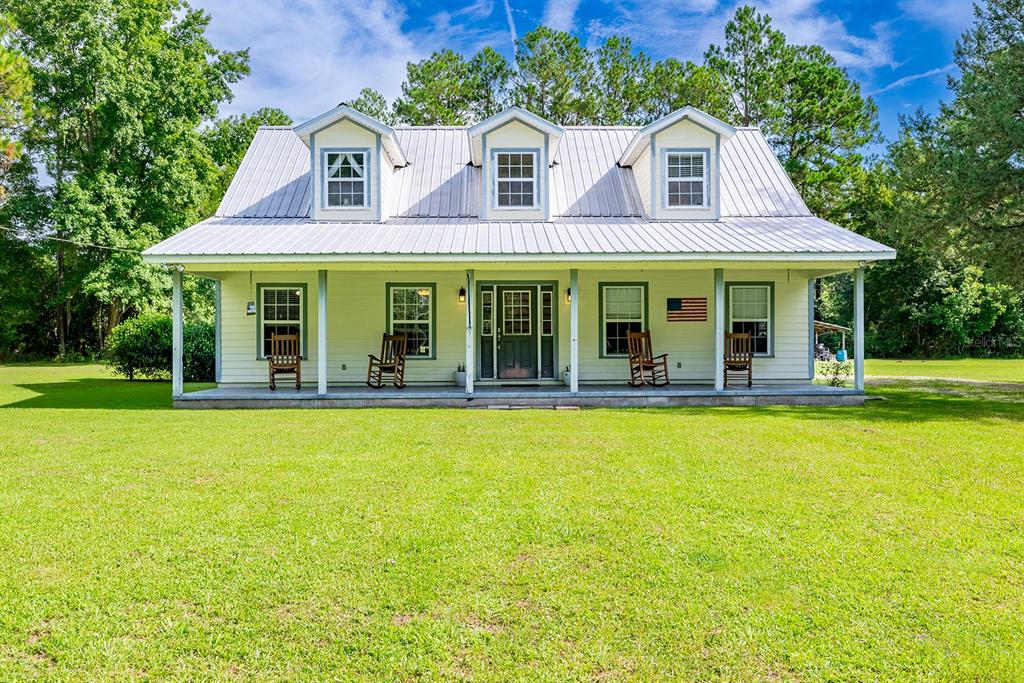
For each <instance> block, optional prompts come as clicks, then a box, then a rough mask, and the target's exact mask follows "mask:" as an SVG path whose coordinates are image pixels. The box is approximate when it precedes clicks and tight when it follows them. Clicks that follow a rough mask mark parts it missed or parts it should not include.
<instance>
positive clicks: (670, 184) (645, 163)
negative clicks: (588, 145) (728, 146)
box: [619, 106, 736, 221]
mask: <svg viewBox="0 0 1024 683" xmlns="http://www.w3.org/2000/svg"><path fill="white" fill-rule="evenodd" d="M735 133H736V129H735V128H733V127H732V126H730V125H729V124H727V123H725V122H724V121H720V120H718V119H716V118H715V117H714V116H711V115H710V114H705V113H704V112H702V111H700V110H699V109H695V108H693V107H689V106H687V107H683V108H682V109H678V110H676V111H674V112H672V113H671V114H669V115H668V116H665V117H662V118H660V119H658V120H657V121H655V122H654V123H652V124H650V125H648V126H645V127H644V128H641V129H640V130H639V131H638V132H637V134H636V135H635V136H634V137H633V139H632V140H631V141H630V143H629V145H628V146H627V147H626V149H625V151H623V153H622V156H621V157H619V165H620V166H630V167H632V168H633V177H634V178H635V179H636V184H637V190H638V191H639V193H640V199H641V201H642V202H643V205H644V211H646V213H647V215H648V216H649V217H650V218H654V219H664V220H684V221H692V220H718V219H719V218H720V217H721V215H722V210H721V191H720V188H721V171H720V156H721V149H722V140H723V138H725V139H728V138H729V137H732V135H734V134H735Z"/></svg>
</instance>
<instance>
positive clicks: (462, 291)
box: [459, 287, 466, 304]
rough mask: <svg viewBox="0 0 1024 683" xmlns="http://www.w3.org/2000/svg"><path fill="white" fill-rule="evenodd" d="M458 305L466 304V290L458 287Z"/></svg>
mask: <svg viewBox="0 0 1024 683" xmlns="http://www.w3.org/2000/svg"><path fill="white" fill-rule="evenodd" d="M459 303H460V304H464V303H466V288H465V287H459Z"/></svg>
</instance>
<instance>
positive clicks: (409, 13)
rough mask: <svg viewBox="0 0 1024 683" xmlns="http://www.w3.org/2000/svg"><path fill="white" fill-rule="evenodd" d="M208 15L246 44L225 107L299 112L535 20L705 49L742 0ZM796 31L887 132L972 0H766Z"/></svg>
mask: <svg viewBox="0 0 1024 683" xmlns="http://www.w3.org/2000/svg"><path fill="white" fill-rule="evenodd" d="M193 4H194V5H197V6H199V7H202V8H204V9H205V10H207V11H208V12H209V13H210V14H211V15H212V17H213V20H212V24H211V38H212V40H213V42H214V44H215V45H216V46H217V47H219V48H221V49H238V48H242V47H249V48H250V50H251V58H252V75H251V76H250V77H249V78H247V79H246V80H245V81H243V82H242V83H240V84H238V85H237V86H236V87H235V93H236V97H235V100H234V101H233V102H232V103H230V104H229V105H227V106H225V107H224V108H223V110H222V111H223V113H225V114H232V113H240V112H247V111H252V110H254V109H257V108H259V107H261V106H276V107H280V108H282V109H284V110H285V111H286V112H288V114H289V115H291V116H292V117H293V118H294V119H295V120H296V121H302V120H305V119H307V118H311V117H312V116H315V115H317V114H319V113H321V112H323V111H325V110H327V109H329V108H331V107H333V106H334V105H336V104H337V103H338V102H341V101H344V100H347V99H351V98H353V97H355V95H356V94H357V93H358V92H359V90H360V89H361V88H363V87H364V86H371V87H374V88H376V89H378V90H380V91H381V92H383V93H384V94H385V95H386V96H387V97H388V98H389V99H391V98H393V97H394V96H395V95H397V94H398V93H399V88H400V85H401V83H402V80H403V78H404V76H405V65H406V63H407V62H409V61H416V60H419V59H422V58H423V57H426V56H428V55H429V54H430V53H431V52H433V51H434V50H437V49H441V48H444V47H450V48H452V49H455V50H459V51H463V52H472V51H475V50H477V49H478V48H480V47H482V46H484V45H490V46H491V47H493V48H495V49H497V50H499V51H500V52H502V53H504V54H505V55H506V56H511V53H512V41H513V38H514V36H516V35H523V34H525V33H527V32H529V31H530V30H531V29H533V28H534V27H535V26H537V25H538V24H540V23H545V24H547V25H549V26H553V27H555V28H559V29H562V30H568V31H572V32H574V33H575V34H576V35H578V36H579V37H580V39H581V40H582V41H583V42H584V43H588V44H597V43H599V42H600V41H601V40H602V39H603V38H604V37H605V36H608V35H612V34H624V35H628V36H630V37H631V38H632V39H633V41H634V43H635V44H636V45H638V46H639V47H640V48H642V49H643V50H644V51H646V52H647V53H648V54H650V55H651V56H652V57H654V58H664V57H676V58H678V59H683V60H685V59H692V60H694V61H700V59H701V55H702V54H703V52H704V50H705V48H706V47H707V46H708V45H709V44H711V43H721V42H723V27H724V25H725V23H726V22H727V21H728V20H729V18H730V17H731V16H732V14H733V12H734V11H735V9H736V7H737V5H739V4H742V3H740V2H718V1H716V0H687V2H677V1H669V0H592V1H590V2H586V1H581V0H530V1H527V0H461V1H459V2H439V1H438V0H336V1H333V2H329V1H327V0H299V1H296V0H194V1H193ZM753 4H756V6H757V7H758V9H759V10H760V11H762V12H766V13H768V14H769V15H770V16H771V17H772V19H773V22H774V25H775V27H776V28H778V29H780V30H782V31H783V32H784V33H785V34H786V36H787V38H788V40H789V41H790V42H792V43H800V44H810V43H817V44H820V45H822V46H824V47H825V48H826V49H828V50H829V51H830V52H831V53H832V54H833V55H835V56H836V58H837V59H838V60H839V62H840V64H842V65H843V66H844V67H845V68H846V69H847V70H848V71H849V73H850V75H851V76H853V77H854V78H856V79H857V80H858V81H860V82H861V84H862V87H863V89H864V91H865V92H866V93H868V94H871V95H872V96H873V97H874V98H875V100H876V101H877V103H878V106H879V113H880V121H881V125H882V132H883V134H885V135H886V137H888V138H892V137H893V136H894V135H895V134H896V132H897V131H898V116H899V115H900V114H903V113H910V112H913V111H914V110H916V109H917V108H918V107H923V108H924V109H925V110H926V111H935V109H936V108H937V106H938V103H939V101H940V100H941V99H945V98H947V97H948V94H947V90H946V74H947V73H949V72H950V71H951V70H952V68H953V67H952V52H953V45H954V43H955V41H956V39H957V37H958V36H959V35H960V33H961V32H962V31H963V30H964V29H966V28H968V27H969V26H970V25H971V21H972V17H973V14H972V8H971V3H970V2H969V1H965V0H899V1H897V2H863V1H861V2H815V1H814V0H774V1H772V2H758V3H753Z"/></svg>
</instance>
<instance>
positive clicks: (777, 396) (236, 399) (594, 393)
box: [174, 382, 865, 408]
mask: <svg viewBox="0 0 1024 683" xmlns="http://www.w3.org/2000/svg"><path fill="white" fill-rule="evenodd" d="M474 389H475V390H474V393H473V394H466V392H465V389H463V388H462V387H456V386H450V385H416V386H414V385H409V386H407V387H406V388H404V389H396V388H394V387H383V388H381V389H372V388H370V387H366V386H332V387H328V391H327V394H324V395H320V394H317V390H316V385H315V384H313V385H305V386H303V388H302V390H301V391H296V390H295V389H294V387H289V386H288V384H287V383H283V384H282V385H280V386H279V388H278V390H277V391H270V390H269V389H268V388H266V387H221V388H217V389H204V390H201V391H194V392H189V393H186V394H183V395H181V396H177V397H175V398H174V405H175V407H179V408H346V407H347V408H375V407H396V408H397V407H402V408H409V407H463V408H506V407H507V408H526V407H532V408H570V407H602V406H603V407H646V406H651V407H667V406H713V405H733V406H750V405H850V404H854V405H858V404H860V403H863V401H864V400H865V396H864V393H863V392H860V391H856V390H854V389H842V388H835V387H829V386H825V385H821V384H811V383H809V382H808V383H803V384H792V383H790V384H774V385H772V384H755V385H754V386H753V388H750V389H747V388H746V387H730V388H728V389H726V390H725V391H722V392H716V391H715V389H714V386H713V385H702V384H672V385H669V386H667V387H643V388H633V387H630V386H628V385H626V384H586V385H583V386H581V387H580V390H579V392H577V393H575V394H573V393H572V392H571V391H570V390H569V387H567V386H565V385H560V384H537V385H508V384H505V385H499V384H477V385H476V386H475V388H474Z"/></svg>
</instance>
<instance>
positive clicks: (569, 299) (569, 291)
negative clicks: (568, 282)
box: [565, 287, 572, 304]
mask: <svg viewBox="0 0 1024 683" xmlns="http://www.w3.org/2000/svg"><path fill="white" fill-rule="evenodd" d="M565 303H567V304H571V303H572V287H570V288H569V289H567V290H565Z"/></svg>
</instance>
